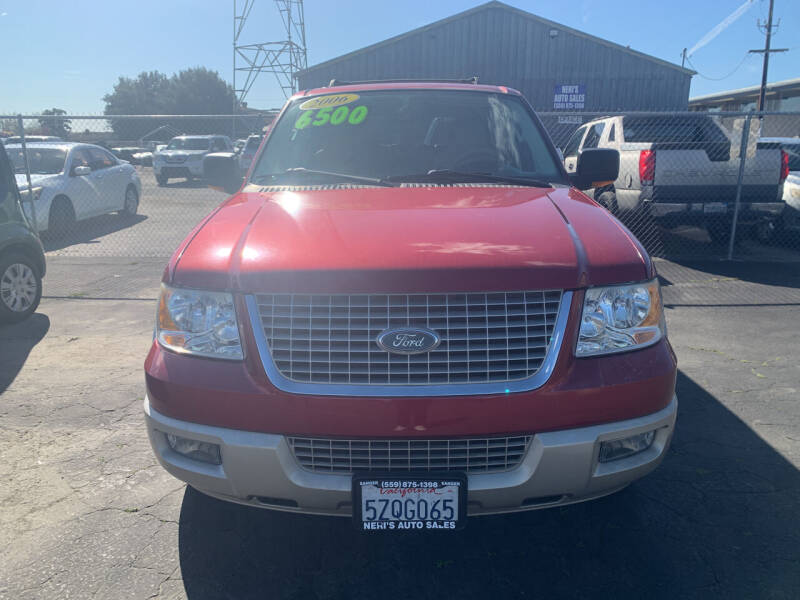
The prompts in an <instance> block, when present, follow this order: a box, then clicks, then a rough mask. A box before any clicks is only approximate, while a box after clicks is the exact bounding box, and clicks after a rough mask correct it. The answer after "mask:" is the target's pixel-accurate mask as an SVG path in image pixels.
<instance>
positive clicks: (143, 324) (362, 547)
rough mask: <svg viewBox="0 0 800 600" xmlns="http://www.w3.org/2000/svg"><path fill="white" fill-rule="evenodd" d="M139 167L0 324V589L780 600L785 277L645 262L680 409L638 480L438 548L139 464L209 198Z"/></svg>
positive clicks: (789, 336)
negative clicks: (659, 460) (164, 313)
mask: <svg viewBox="0 0 800 600" xmlns="http://www.w3.org/2000/svg"><path fill="white" fill-rule="evenodd" d="M141 173H142V178H143V186H144V187H143V194H142V199H141V205H140V211H139V212H140V216H139V217H138V218H137V220H136V221H135V222H134V223H130V222H122V221H121V220H120V219H118V218H117V217H116V216H115V215H110V216H106V217H101V218H98V219H94V220H92V221H89V222H86V223H83V225H84V227H83V228H81V230H80V232H79V233H78V234H76V236H75V237H74V238H68V239H66V240H64V241H62V242H60V243H55V242H53V241H48V243H47V244H48V261H49V263H48V268H49V272H48V276H47V278H46V279H45V291H44V295H45V297H44V299H43V301H42V304H41V306H40V309H39V311H38V312H37V314H36V315H34V316H33V318H31V319H30V320H28V321H27V322H25V323H22V324H19V325H15V326H10V327H6V328H4V329H2V330H0V340H1V341H2V343H1V344H0V392H1V393H2V397H1V398H2V402H1V403H0V413H1V414H0V423H2V428H1V429H0V449H2V450H1V451H2V456H3V457H4V460H3V462H2V465H1V466H0V469H2V477H3V481H4V485H3V486H2V487H1V488H0V497H1V498H2V503H3V507H4V510H3V511H2V516H0V542H2V548H1V549H0V597H2V598H15V599H16V598H56V597H72V598H128V597H130V598H148V597H153V598H183V597H189V598H226V597H227V598H234V597H235V598H265V597H267V598H296V599H307V598H320V599H321V598H374V597H375V596H377V595H383V594H387V593H390V594H400V593H402V594H416V595H421V596H426V597H428V596H433V595H437V596H441V597H446V598H450V597H462V598H485V597H487V596H489V595H491V596H493V597H497V598H512V597H519V598H526V597H575V598H581V597H590V596H598V595H600V596H604V597H632V598H639V597H643V596H645V595H647V596H649V597H655V598H672V597H678V596H680V597H687V598H695V597H696V598H701V597H702V598H709V597H720V598H727V597H752V598H787V599H788V598H795V597H796V596H797V590H798V589H800V550H798V548H800V521H798V519H797V516H796V515H797V513H798V510H799V509H800V473H798V467H800V444H798V442H800V408H798V405H797V397H798V387H797V382H798V381H800V367H799V366H798V363H797V360H796V351H794V350H793V349H794V348H795V347H796V345H797V342H796V336H797V325H796V323H795V321H796V314H797V311H798V308H799V307H800V272H798V269H797V264H796V263H790V262H788V263H782V262H779V261H777V262H776V261H773V262H772V263H771V264H765V263H758V262H749V263H735V262H734V263H725V262H718V261H706V262H701V263H698V262H692V263H689V262H670V261H663V260H660V261H658V268H659V272H660V274H661V276H662V284H663V285H664V288H663V289H664V300H665V304H666V306H667V308H668V311H667V318H668V324H669V332H670V339H671V341H672V343H673V345H674V347H675V350H676V352H677V355H678V359H679V368H680V372H679V376H678V377H679V378H678V398H679V402H680V413H679V419H678V425H677V430H676V434H675V439H674V442H673V446H672V449H671V450H670V453H669V455H668V457H667V459H666V460H665V462H664V464H663V465H662V466H661V467H660V468H659V469H658V470H657V471H656V472H655V473H654V474H652V475H650V476H649V477H647V478H645V479H644V480H642V481H640V482H637V483H636V484H634V485H633V486H631V487H630V488H628V489H626V490H624V491H623V492H621V493H618V494H616V495H613V496H610V497H607V498H604V499H601V500H598V501H595V502H591V503H586V504H581V505H575V506H570V507H564V508H558V509H552V510H544V511H535V512H530V513H526V514H519V515H514V516H505V517H483V518H476V519H472V520H470V522H469V525H468V527H467V529H466V530H465V531H463V532H459V533H455V534H445V535H441V536H437V537H431V536H420V535H414V534H409V535H404V536H397V537H388V536H376V537H367V536H364V535H362V534H360V533H357V532H355V531H354V529H353V527H352V524H351V523H350V522H349V521H348V520H338V519H333V518H320V517H307V516H299V515H291V514H283V513H275V512H269V511H259V510H255V509H251V508H245V507H240V506H235V505H228V504H224V503H220V502H218V501H215V500H211V499H209V498H207V497H204V496H202V495H200V494H198V493H196V492H193V491H192V490H191V489H186V487H185V486H184V485H183V484H181V483H180V482H179V481H177V480H175V479H173V478H172V477H171V476H170V475H168V474H167V473H166V472H165V471H163V470H162V469H161V467H159V466H158V465H157V464H156V462H155V459H154V457H153V455H152V452H151V450H150V447H149V443H148V441H147V437H146V433H145V429H144V425H143V421H142V414H141V406H142V399H143V395H144V382H143V373H142V363H143V361H144V357H145V354H146V352H147V349H148V345H149V344H150V341H151V336H152V327H153V315H154V310H155V302H154V301H155V298H156V294H157V291H158V284H159V279H160V275H161V271H162V269H163V266H164V264H165V262H166V259H167V256H168V255H169V253H170V252H171V251H172V250H173V249H174V247H175V246H176V245H177V243H178V242H179V241H180V240H181V239H182V238H183V237H184V236H185V235H186V233H188V231H189V230H191V228H192V226H193V225H194V223H196V222H197V221H198V220H199V219H200V218H201V217H202V215H203V214H205V213H207V212H208V211H209V210H211V209H212V208H213V206H215V205H216V204H217V203H218V202H220V201H221V200H222V199H223V196H222V194H220V193H218V192H214V191H211V190H208V189H205V188H202V187H200V185H199V184H183V183H174V184H171V185H170V186H169V187H167V188H157V187H156V186H155V185H154V182H153V181H152V176H151V174H150V170H149V169H142V170H141ZM778 251H780V249H779V250H778Z"/></svg>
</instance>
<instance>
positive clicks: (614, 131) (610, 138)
mask: <svg viewBox="0 0 800 600" xmlns="http://www.w3.org/2000/svg"><path fill="white" fill-rule="evenodd" d="M616 140H617V124H616V123H612V124H611V129H610V130H609V132H608V141H609V142H615V141H616Z"/></svg>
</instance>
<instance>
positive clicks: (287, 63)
mask: <svg viewBox="0 0 800 600" xmlns="http://www.w3.org/2000/svg"><path fill="white" fill-rule="evenodd" d="M254 4H255V0H233V91H234V95H235V98H234V105H233V112H234V114H236V113H237V112H239V108H240V107H242V106H244V102H245V100H246V98H247V94H248V93H249V92H250V89H251V88H252V87H253V83H255V80H256V79H257V78H258V76H259V74H261V73H272V74H273V75H275V78H276V79H277V81H278V85H280V87H281V91H283V95H284V96H285V97H286V98H288V97H289V96H290V95H292V94H293V93H294V92H296V91H297V81H296V80H295V74H296V73H297V72H298V71H301V70H303V69H305V68H306V66H307V63H306V25H305V18H304V16H303V0H275V4H276V5H277V7H278V12H279V13H280V15H281V20H282V21H283V25H284V28H285V30H286V39H285V40H281V41H278V42H262V43H260V44H239V37H240V36H241V33H242V30H243V29H244V26H245V24H246V23H247V19H248V17H249V16H250V12H251V11H252V9H253V5H254Z"/></svg>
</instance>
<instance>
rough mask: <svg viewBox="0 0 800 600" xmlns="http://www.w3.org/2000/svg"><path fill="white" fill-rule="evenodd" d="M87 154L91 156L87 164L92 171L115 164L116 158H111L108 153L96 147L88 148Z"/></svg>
mask: <svg viewBox="0 0 800 600" xmlns="http://www.w3.org/2000/svg"><path fill="white" fill-rule="evenodd" d="M89 156H90V157H91V162H90V163H89V166H90V167H92V171H99V170H100V169H107V168H108V167H113V166H114V165H115V164H117V162H116V160H115V159H114V158H112V156H111V155H110V154H108V153H107V152H105V151H103V150H100V149H98V148H89Z"/></svg>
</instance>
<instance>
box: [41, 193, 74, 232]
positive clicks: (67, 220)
mask: <svg viewBox="0 0 800 600" xmlns="http://www.w3.org/2000/svg"><path fill="white" fill-rule="evenodd" d="M47 230H48V231H49V233H50V234H51V235H53V236H54V237H57V238H63V237H66V236H67V235H69V234H70V233H72V232H73V231H74V230H75V209H74V208H72V202H70V200H69V198H67V197H66V196H58V197H57V198H55V199H54V200H53V204H52V206H51V207H50V217H49V219H48V224H47Z"/></svg>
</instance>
